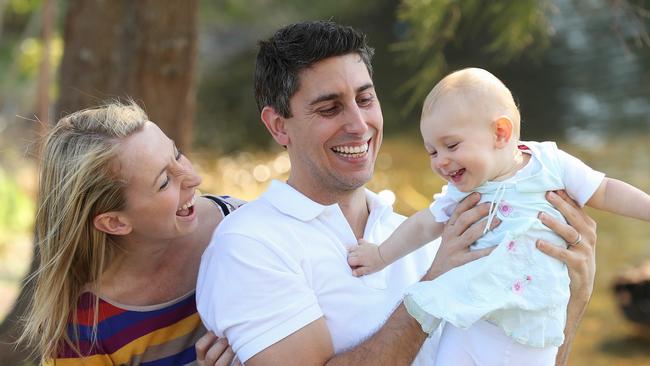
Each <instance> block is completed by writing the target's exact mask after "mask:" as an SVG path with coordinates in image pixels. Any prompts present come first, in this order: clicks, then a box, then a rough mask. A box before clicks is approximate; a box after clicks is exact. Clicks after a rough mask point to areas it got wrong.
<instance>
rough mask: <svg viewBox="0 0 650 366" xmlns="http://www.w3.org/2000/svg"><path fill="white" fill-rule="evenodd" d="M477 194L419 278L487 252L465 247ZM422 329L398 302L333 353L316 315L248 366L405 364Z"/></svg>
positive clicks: (460, 210) (459, 211)
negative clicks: (368, 332)
mask: <svg viewBox="0 0 650 366" xmlns="http://www.w3.org/2000/svg"><path fill="white" fill-rule="evenodd" d="M478 200H479V195H478V194H473V195H470V196H469V197H468V198H466V199H465V200H464V201H462V202H461V203H460V204H459V205H458V207H457V208H456V211H454V214H453V215H452V217H451V219H450V220H449V221H448V222H447V224H446V225H445V228H444V230H443V232H442V240H441V244H440V248H439V249H438V253H437V254H436V257H435V259H434V260H433V263H432V264H431V268H429V271H428V272H427V274H426V275H425V277H424V279H426V280H431V279H433V278H436V277H437V276H439V275H440V274H442V273H444V272H446V271H448V270H450V269H451V268H454V267H456V266H459V265H462V264H464V263H467V262H469V261H471V260H474V259H477V258H480V257H482V256H485V255H487V254H489V253H490V251H491V248H490V249H482V250H477V251H470V250H469V246H470V245H471V244H472V243H473V242H475V241H476V239H478V238H479V237H480V236H481V235H483V228H484V225H485V221H482V222H480V223H479V222H477V221H478V220H480V219H481V218H482V217H485V216H486V215H487V213H488V208H489V207H488V205H485V204H484V205H480V206H477V207H474V206H475V205H476V203H477V202H478ZM425 339H426V334H425V333H424V332H423V331H422V329H421V328H420V325H419V324H418V322H417V321H416V320H414V319H413V318H412V317H411V316H410V315H408V313H407V312H406V309H405V308H404V305H402V304H400V305H399V306H398V307H397V309H396V310H395V311H394V312H393V314H391V316H390V317H389V318H388V320H387V321H386V323H385V324H384V325H383V326H382V327H381V328H380V329H379V330H378V331H377V333H375V334H374V335H373V336H372V337H370V338H368V339H367V340H366V341H364V342H362V343H361V344H359V345H358V346H356V347H354V348H352V349H350V350H349V351H347V352H343V353H341V354H338V355H334V349H333V346H332V342H331V338H330V334H329V330H328V329H327V325H326V324H325V320H324V319H323V318H320V319H318V320H316V321H314V322H312V323H310V324H308V325H307V326H305V327H303V328H302V329H300V330H298V331H296V332H295V333H293V334H291V335H289V336H288V337H286V338H284V339H283V340H281V341H280V342H277V343H275V344H273V345H272V346H270V347H268V348H266V349H265V350H263V351H262V352H260V353H258V354H257V355H255V356H253V357H252V358H251V359H250V360H248V361H246V362H245V364H246V365H247V366H262V365H264V366H269V365H270V366H274V365H287V366H293V365H295V366H299V365H307V366H312V365H316V366H322V365H328V366H335V365H354V366H363V365H368V366H381V365H391V366H392V365H407V364H410V363H411V362H412V361H413V359H414V358H415V356H416V355H417V353H418V350H419V349H420V347H421V345H422V343H423V342H424V340H425Z"/></svg>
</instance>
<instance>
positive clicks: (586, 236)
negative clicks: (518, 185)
mask: <svg viewBox="0 0 650 366" xmlns="http://www.w3.org/2000/svg"><path fill="white" fill-rule="evenodd" d="M546 199H548V201H549V202H550V203H551V204H552V205H553V206H555V208H557V209H558V210H559V211H560V212H561V213H562V215H563V216H564V217H565V218H566V220H567V223H568V224H564V223H562V222H560V221H559V220H557V219H554V218H553V217H551V216H550V215H545V214H543V213H541V214H540V220H541V221H542V223H543V224H544V225H546V226H548V227H549V228H550V229H551V230H553V231H554V232H555V233H557V234H558V235H560V236H561V237H562V238H564V240H565V241H566V242H567V243H574V242H576V240H578V239H579V242H578V243H576V244H572V245H569V246H568V248H566V249H565V248H560V247H557V246H555V245H552V244H550V243H548V242H546V241H544V240H538V242H537V248H539V250H541V251H542V252H544V253H546V254H548V255H550V256H552V257H554V258H556V259H558V260H561V261H563V262H564V263H566V265H567V267H568V269H569V277H570V279H571V285H570V290H571V296H570V298H569V305H568V307H567V322H566V326H565V328H564V337H565V340H564V344H563V345H562V346H561V347H560V349H559V350H558V354H557V357H556V360H555V364H556V366H564V365H566V364H567V361H568V358H569V352H570V350H571V343H573V339H574V337H575V334H576V332H577V330H578V325H579V324H580V320H581V319H582V316H583V315H584V313H585V310H586V309H587V304H588V303H589V299H590V298H591V293H592V291H593V288H594V278H595V274H596V222H595V221H594V220H593V219H592V218H591V217H589V216H588V215H587V214H586V213H585V212H584V211H583V210H582V209H581V208H580V207H579V206H578V205H577V204H576V203H575V202H574V201H573V200H572V199H571V198H570V197H569V196H568V195H567V194H566V192H564V191H560V192H557V193H555V192H549V193H547V194H546Z"/></svg>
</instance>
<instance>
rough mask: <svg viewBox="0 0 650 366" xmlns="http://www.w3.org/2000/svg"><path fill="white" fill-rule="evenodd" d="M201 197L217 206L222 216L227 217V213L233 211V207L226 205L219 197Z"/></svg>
mask: <svg viewBox="0 0 650 366" xmlns="http://www.w3.org/2000/svg"><path fill="white" fill-rule="evenodd" d="M203 197H205V198H207V199H209V200H210V201H212V202H214V203H215V204H216V205H217V206H219V209H221V213H222V214H223V216H224V217H225V216H228V214H229V213H231V212H232V211H234V210H235V207H232V206H231V205H230V204H228V202H227V201H225V200H224V199H223V198H222V197H219V196H213V195H207V194H206V195H204V196H203Z"/></svg>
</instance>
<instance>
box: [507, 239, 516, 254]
mask: <svg viewBox="0 0 650 366" xmlns="http://www.w3.org/2000/svg"><path fill="white" fill-rule="evenodd" d="M516 249H517V243H515V241H514V240H510V242H509V243H508V251H509V252H514V251H516Z"/></svg>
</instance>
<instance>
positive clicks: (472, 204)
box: [423, 193, 500, 281]
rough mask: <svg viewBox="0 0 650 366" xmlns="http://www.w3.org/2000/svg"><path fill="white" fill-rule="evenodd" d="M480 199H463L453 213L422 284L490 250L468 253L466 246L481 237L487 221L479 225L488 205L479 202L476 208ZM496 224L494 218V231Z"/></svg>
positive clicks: (472, 197)
mask: <svg viewBox="0 0 650 366" xmlns="http://www.w3.org/2000/svg"><path fill="white" fill-rule="evenodd" d="M480 198H481V196H480V194H478V193H472V194H470V195H469V196H467V197H465V199H464V200H462V201H461V202H460V203H459V204H458V206H457V207H456V209H455V210H454V212H453V214H452V215H451V217H450V218H449V221H447V223H446V224H445V228H444V230H443V231H442V237H441V239H440V248H439V249H438V252H437V253H436V257H435V258H434V260H433V263H432V264H431V268H429V271H428V272H427V274H426V276H425V277H424V278H423V279H424V280H425V281H430V280H433V279H434V278H436V277H438V276H440V275H441V274H443V273H445V272H447V271H449V270H450V269H452V268H455V267H458V266H460V265H463V264H465V263H467V262H471V261H473V260H476V259H478V258H481V257H485V256H486V255H488V254H490V253H491V252H492V250H494V248H495V247H490V248H483V249H479V250H474V251H470V250H469V246H470V245H472V244H473V243H474V242H475V241H476V240H477V239H478V238H480V237H481V236H483V230H484V229H485V225H486V224H487V220H483V221H480V222H479V220H481V218H483V217H485V216H487V214H488V211H489V209H490V205H489V203H483V204H481V205H478V206H476V204H477V203H478V202H479V200H480ZM499 223H500V221H499V219H498V218H496V217H495V218H494V220H493V221H492V225H491V226H492V227H491V228H490V229H493V228H495V227H496V226H497V225H499Z"/></svg>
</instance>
